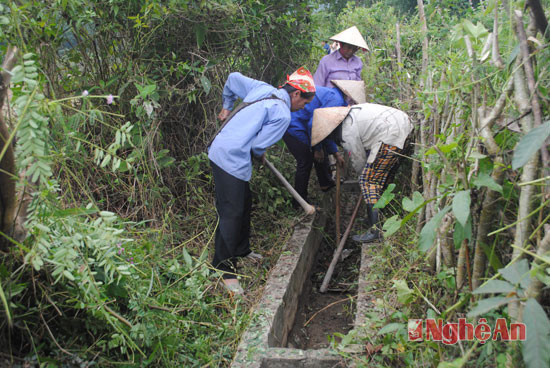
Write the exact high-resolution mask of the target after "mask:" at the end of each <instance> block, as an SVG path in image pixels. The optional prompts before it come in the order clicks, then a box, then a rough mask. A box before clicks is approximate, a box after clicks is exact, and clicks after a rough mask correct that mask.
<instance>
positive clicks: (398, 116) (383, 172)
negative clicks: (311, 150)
mask: <svg viewBox="0 0 550 368" xmlns="http://www.w3.org/2000/svg"><path fill="white" fill-rule="evenodd" d="M411 131H412V124H411V122H410V120H409V117H408V116H407V114H406V113H404V112H403V111H401V110H398V109H394V108H392V107H388V106H382V105H377V104H371V103H363V104H358V105H354V106H351V107H350V106H347V107H329V108H323V109H317V110H315V112H314V114H313V123H312V128H311V144H312V145H316V144H318V143H319V142H321V141H322V140H324V139H326V138H327V137H328V138H329V139H331V140H333V141H335V142H336V143H337V144H341V145H342V146H343V147H344V150H345V151H346V152H349V153H350V157H351V163H352V165H353V167H354V169H355V170H356V171H357V172H358V173H359V172H360V173H361V175H360V176H359V185H360V186H361V192H362V194H363V199H364V200H365V203H366V204H367V220H368V222H369V224H370V226H372V228H371V229H370V231H368V232H366V233H364V234H360V235H356V236H354V237H353V239H354V240H356V241H359V242H365V243H367V242H373V241H378V240H380V239H381V238H382V232H381V231H380V226H379V224H378V209H376V208H374V205H375V204H376V203H377V202H378V199H380V195H381V194H382V193H381V191H382V188H383V187H384V185H385V184H386V181H387V179H388V175H389V173H390V172H391V170H392V169H393V168H394V167H395V166H396V165H397V164H398V158H399V156H400V154H401V152H402V150H403V148H404V145H405V140H406V138H407V136H408V135H409V134H410V132H411ZM367 151H370V153H369V155H368V157H367V153H366V152H367Z"/></svg>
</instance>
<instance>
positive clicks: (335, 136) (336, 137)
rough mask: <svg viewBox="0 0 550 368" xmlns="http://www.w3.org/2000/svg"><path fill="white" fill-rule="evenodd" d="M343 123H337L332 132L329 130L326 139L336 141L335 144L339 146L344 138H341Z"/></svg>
mask: <svg viewBox="0 0 550 368" xmlns="http://www.w3.org/2000/svg"><path fill="white" fill-rule="evenodd" d="M343 124H344V122H341V123H340V124H338V126H337V127H336V128H334V130H333V131H332V132H330V134H329V135H328V137H327V138H328V139H330V140H332V141H333V142H334V143H336V144H337V145H339V146H341V145H342V143H343V142H344V140H343V139H342V125H343Z"/></svg>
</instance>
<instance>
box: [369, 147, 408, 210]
mask: <svg viewBox="0 0 550 368" xmlns="http://www.w3.org/2000/svg"><path fill="white" fill-rule="evenodd" d="M401 152H402V150H401V149H399V148H397V147H395V146H390V145H387V144H385V143H383V144H382V146H380V150H379V151H378V154H377V155H376V158H375V159H374V162H372V163H367V165H365V168H364V169H363V172H362V173H361V176H360V177H359V185H360V187H361V192H362V193H363V198H364V199H365V203H366V204H371V205H375V204H376V202H378V199H380V195H381V194H382V193H381V190H382V188H383V187H384V184H385V183H386V180H387V179H388V175H389V173H390V172H391V170H392V168H393V167H394V166H395V165H397V163H398V160H399V155H397V154H396V153H401Z"/></svg>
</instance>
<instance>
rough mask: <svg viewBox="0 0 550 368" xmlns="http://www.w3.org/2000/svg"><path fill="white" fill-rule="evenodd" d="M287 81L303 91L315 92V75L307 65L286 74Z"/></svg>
mask: <svg viewBox="0 0 550 368" xmlns="http://www.w3.org/2000/svg"><path fill="white" fill-rule="evenodd" d="M286 83H287V84H290V85H291V86H292V87H294V88H296V89H297V90H300V91H302V92H315V83H314V82H313V76H312V75H311V72H310V71H309V70H307V68H306V67H304V66H302V67H300V68H298V70H296V71H295V72H294V73H292V74H291V75H290V76H288V75H287V76H286Z"/></svg>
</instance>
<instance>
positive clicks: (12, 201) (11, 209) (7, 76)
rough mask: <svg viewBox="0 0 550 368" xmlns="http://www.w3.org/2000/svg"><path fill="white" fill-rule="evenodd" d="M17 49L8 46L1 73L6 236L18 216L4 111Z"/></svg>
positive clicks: (0, 201)
mask: <svg viewBox="0 0 550 368" xmlns="http://www.w3.org/2000/svg"><path fill="white" fill-rule="evenodd" d="M17 51H18V50H17V47H14V46H8V49H7V51H6V56H5V57H4V61H3V63H2V71H1V72H0V139H2V142H0V151H1V152H3V153H2V154H0V169H1V170H0V220H1V222H0V230H1V231H2V232H3V233H4V234H8V235H10V236H12V235H13V229H14V226H15V218H16V215H17V195H16V190H15V189H16V188H15V183H16V181H15V180H14V178H17V175H16V168H15V154H14V145H13V143H11V142H10V143H9V144H8V145H7V146H6V143H7V142H8V141H9V137H10V131H9V128H8V124H7V122H6V121H5V120H4V118H5V117H4V111H5V112H6V115H7V116H8V115H9V106H8V107H7V108H6V109H4V108H3V107H4V101H5V100H6V99H7V96H8V91H9V88H10V81H11V73H10V71H11V70H12V69H13V67H14V66H15V63H16V62H17ZM9 244H10V242H8V241H7V239H4V238H3V237H2V238H1V239H0V248H6V247H7V246H8V245H9Z"/></svg>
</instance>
